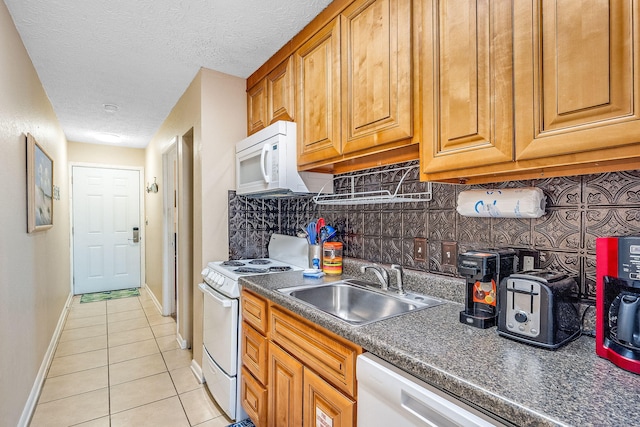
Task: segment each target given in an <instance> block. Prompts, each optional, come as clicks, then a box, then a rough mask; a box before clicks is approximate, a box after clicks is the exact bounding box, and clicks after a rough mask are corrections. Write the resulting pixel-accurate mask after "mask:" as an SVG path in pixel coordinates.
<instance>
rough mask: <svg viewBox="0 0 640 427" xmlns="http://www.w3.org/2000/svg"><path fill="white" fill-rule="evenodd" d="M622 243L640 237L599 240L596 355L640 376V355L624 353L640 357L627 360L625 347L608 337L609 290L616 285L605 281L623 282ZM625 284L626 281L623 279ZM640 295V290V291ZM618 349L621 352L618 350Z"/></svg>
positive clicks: (597, 244)
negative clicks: (617, 279) (619, 280)
mask: <svg viewBox="0 0 640 427" xmlns="http://www.w3.org/2000/svg"><path fill="white" fill-rule="evenodd" d="M620 239H636V240H638V241H639V242H640V237H629V238H625V237H620V238H618V237H601V238H597V239H596V354H597V355H598V356H600V357H602V358H605V359H608V360H610V361H611V362H612V363H614V364H615V365H616V366H619V367H620V368H622V369H625V370H627V371H630V372H634V373H636V374H640V352H633V351H629V350H624V352H625V353H627V354H631V355H635V354H636V353H637V357H636V358H633V357H626V356H624V355H622V354H621V352H623V348H622V346H620V344H617V343H615V342H614V341H612V340H611V338H610V337H609V336H608V335H609V334H608V329H609V317H610V313H609V310H610V307H611V301H610V299H611V298H610V297H609V296H608V295H607V294H608V293H607V289H605V287H606V286H617V285H612V284H609V285H607V283H606V282H610V283H612V282H613V281H611V280H607V281H605V277H609V278H620V277H619V275H620V262H621V260H620V256H619V255H620V254H619V248H620ZM620 279H622V280H624V279H625V278H620ZM637 293H638V294H639V295H640V289H638V290H637ZM616 347H617V349H618V350H616Z"/></svg>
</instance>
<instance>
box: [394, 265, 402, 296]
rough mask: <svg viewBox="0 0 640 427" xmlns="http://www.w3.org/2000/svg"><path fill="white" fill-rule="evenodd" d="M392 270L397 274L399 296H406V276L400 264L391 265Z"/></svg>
mask: <svg viewBox="0 0 640 427" xmlns="http://www.w3.org/2000/svg"><path fill="white" fill-rule="evenodd" d="M391 269H392V270H394V271H395V272H396V286H397V287H398V295H405V294H406V292H405V291H404V282H403V280H404V277H403V276H404V274H403V270H402V266H401V265H399V264H391Z"/></svg>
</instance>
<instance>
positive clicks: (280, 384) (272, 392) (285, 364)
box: [267, 342, 303, 427]
mask: <svg viewBox="0 0 640 427" xmlns="http://www.w3.org/2000/svg"><path fill="white" fill-rule="evenodd" d="M302 375H303V365H302V363H300V362H299V361H297V360H296V359H295V358H294V357H293V356H291V355H289V353H287V352H286V351H284V350H282V349H281V348H280V347H278V346H277V345H275V344H273V343H271V342H270V343H269V388H268V394H269V406H268V411H267V412H268V413H269V425H270V426H278V427H298V426H301V425H302Z"/></svg>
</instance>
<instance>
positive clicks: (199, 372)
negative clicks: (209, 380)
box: [191, 359, 204, 384]
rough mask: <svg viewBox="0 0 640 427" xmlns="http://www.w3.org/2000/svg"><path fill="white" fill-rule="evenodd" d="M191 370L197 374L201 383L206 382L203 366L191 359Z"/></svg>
mask: <svg viewBox="0 0 640 427" xmlns="http://www.w3.org/2000/svg"><path fill="white" fill-rule="evenodd" d="M191 372H193V375H195V376H196V379H197V380H198V382H199V383H200V384H204V375H202V367H200V365H198V362H196V361H195V360H193V359H191Z"/></svg>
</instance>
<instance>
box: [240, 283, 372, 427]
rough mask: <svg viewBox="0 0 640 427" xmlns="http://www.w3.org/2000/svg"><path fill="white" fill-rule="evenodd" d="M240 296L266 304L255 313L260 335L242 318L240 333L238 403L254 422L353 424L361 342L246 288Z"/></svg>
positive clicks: (291, 426) (322, 426)
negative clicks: (356, 368)
mask: <svg viewBox="0 0 640 427" xmlns="http://www.w3.org/2000/svg"><path fill="white" fill-rule="evenodd" d="M242 302H243V303H244V302H249V305H250V306H252V307H255V306H256V303H261V302H262V303H264V304H262V305H263V306H264V307H266V310H261V311H260V313H261V316H259V317H260V318H261V320H262V321H261V322H260V325H262V326H266V330H267V332H266V335H263V334H261V333H260V332H259V331H257V330H256V329H255V328H254V327H253V326H251V325H249V324H248V323H247V322H246V320H247V319H245V321H244V322H243V332H242V338H241V339H242V355H241V357H242V363H243V367H242V406H243V407H244V409H245V410H246V411H247V414H249V417H250V418H251V419H252V421H253V422H254V424H255V425H256V426H258V427H264V426H269V427H300V426H305V427H307V426H317V427H327V426H332V427H349V426H355V425H356V389H357V387H356V379H355V367H356V357H357V356H358V354H360V353H362V348H360V347H359V346H357V345H355V344H353V343H351V342H349V341H347V340H345V339H344V338H341V337H339V336H337V335H335V334H333V333H331V332H329V331H327V330H325V329H323V328H321V327H320V326H318V325H316V324H314V323H312V322H309V321H308V320H306V319H303V318H301V317H299V316H297V315H295V314H293V313H291V312H289V311H288V310H285V309H283V308H282V307H279V306H278V305H276V304H273V303H270V302H269V301H267V300H266V299H264V298H262V297H260V296H258V295H256V294H253V293H251V292H249V291H245V290H243V296H242ZM259 305H260V304H259ZM265 311H266V312H265ZM243 312H244V310H243ZM253 323H255V322H253Z"/></svg>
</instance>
